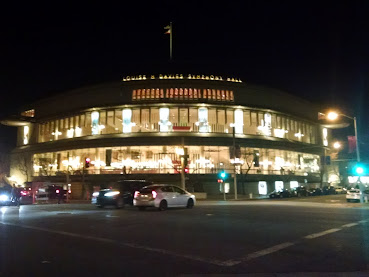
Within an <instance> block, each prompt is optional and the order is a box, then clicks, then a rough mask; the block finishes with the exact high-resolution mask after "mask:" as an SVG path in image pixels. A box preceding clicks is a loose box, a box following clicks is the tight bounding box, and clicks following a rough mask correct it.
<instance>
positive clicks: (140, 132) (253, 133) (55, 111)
mask: <svg viewBox="0 0 369 277" xmlns="http://www.w3.org/2000/svg"><path fill="white" fill-rule="evenodd" d="M318 112H319V109H318V107H317V106H316V105H315V104H313V103H310V102H308V101H306V100H304V99H301V98H298V97H296V96H293V95H290V94H288V93H286V92H284V91H281V90H278V89H273V88H268V87H264V86H259V85H252V84H248V83H245V82H242V81H241V80H239V79H234V78H224V77H221V76H213V75H191V74H174V75H164V74H163V75H139V76H127V77H124V78H123V79H122V80H121V81H118V82H113V83H103V84H98V85H94V86H90V87H83V88H78V89H74V90H70V91H65V92H64V93H61V94H59V95H55V96H52V97H49V98H46V99H43V100H39V101H36V102H34V103H30V104H29V105H27V106H26V107H24V109H23V110H22V111H20V112H19V115H14V116H12V117H9V118H7V119H5V120H3V121H2V123H3V124H6V125H10V126H16V127H17V128H18V138H17V147H16V149H15V150H14V151H13V152H12V163H11V175H12V176H14V178H15V179H16V180H17V182H18V183H23V182H25V181H28V182H33V183H34V184H36V183H37V184H42V183H65V184H66V183H70V184H71V187H72V196H73V197H75V198H78V197H81V192H82V190H83V189H82V188H84V189H85V190H88V189H89V188H90V189H91V188H92V187H94V186H99V185H101V184H104V185H107V184H108V183H110V182H115V181H117V180H122V179H147V180H152V181H154V182H156V183H172V184H178V185H180V182H181V174H180V172H181V155H183V149H184V148H185V149H186V150H185V151H186V152H187V155H188V159H187V161H188V164H187V167H186V186H187V188H188V189H189V190H194V191H195V192H196V191H198V192H207V193H208V195H209V194H219V193H222V191H223V184H221V183H218V179H219V177H218V174H219V172H220V171H223V170H224V171H226V172H227V173H228V174H227V178H226V179H225V181H224V183H225V186H224V187H225V190H226V192H229V193H233V176H234V174H235V173H236V174H237V186H238V193H240V194H246V195H249V194H250V193H253V195H255V196H259V195H267V194H268V193H270V192H272V191H273V190H275V189H280V188H291V187H296V186H299V185H305V186H319V185H320V182H321V165H320V156H321V155H323V153H324V148H325V147H326V146H328V139H329V131H328V130H327V129H326V128H324V126H322V125H321V124H319V122H318V120H317V114H318ZM233 144H235V145H236V150H237V151H235V152H236V157H235V156H234V155H233V148H232V146H233ZM73 194H74V195H73Z"/></svg>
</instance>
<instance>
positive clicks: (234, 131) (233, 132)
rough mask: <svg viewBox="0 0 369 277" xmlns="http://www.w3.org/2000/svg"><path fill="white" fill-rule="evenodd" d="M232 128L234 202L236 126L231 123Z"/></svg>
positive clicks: (235, 198) (235, 197)
mask: <svg viewBox="0 0 369 277" xmlns="http://www.w3.org/2000/svg"><path fill="white" fill-rule="evenodd" d="M230 126H231V127H232V138H233V149H232V152H233V169H234V177H233V190H234V200H237V199H238V194H237V171H236V125H235V124H234V123H231V124H230Z"/></svg>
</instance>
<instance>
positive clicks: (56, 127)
mask: <svg viewBox="0 0 369 277" xmlns="http://www.w3.org/2000/svg"><path fill="white" fill-rule="evenodd" d="M173 93H176V91H173ZM178 93H180V91H179V92H178ZM208 93H211V95H213V92H212V91H209V92H208ZM233 126H234V128H235V133H236V134H240V135H259V136H272V137H278V138H282V139H288V140H293V141H299V142H304V143H312V144H315V143H317V139H316V136H317V131H316V130H317V126H316V125H313V124H311V123H309V122H304V121H301V120H297V119H296V118H293V117H290V116H287V115H282V114H278V113H273V112H264V111H260V110H250V109H241V108H237V109H234V108H231V107H215V106H211V105H208V106H204V107H201V106H200V107H199V106H192V107H191V106H190V107H176V106H167V107H163V106H160V107H155V106H153V107H146V106H145V107H133V108H124V109H110V110H109V109H107V110H99V111H93V112H86V113H81V114H78V115H75V116H71V117H66V118H62V119H58V120H52V121H48V122H44V123H40V125H39V135H38V141H39V142H47V141H53V140H60V139H68V138H73V137H82V136H89V135H104V134H119V133H124V134H129V133H137V132H177V131H181V132H183V131H185V132H194V133H198V132H200V133H232V128H233ZM323 131H324V130H323ZM323 137H324V135H323Z"/></svg>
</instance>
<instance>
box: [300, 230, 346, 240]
mask: <svg viewBox="0 0 369 277" xmlns="http://www.w3.org/2000/svg"><path fill="white" fill-rule="evenodd" d="M341 230H342V228H333V229H329V230H325V231H323V232H319V233H315V234H311V235H308V236H305V237H304V238H305V239H315V238H317V237H321V236H325V235H328V234H331V233H334V232H338V231H341Z"/></svg>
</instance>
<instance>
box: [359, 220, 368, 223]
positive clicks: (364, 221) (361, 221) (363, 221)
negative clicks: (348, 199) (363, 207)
mask: <svg viewBox="0 0 369 277" xmlns="http://www.w3.org/2000/svg"><path fill="white" fill-rule="evenodd" d="M358 222H359V223H367V222H368V220H365V219H364V220H360V221H358Z"/></svg>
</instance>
